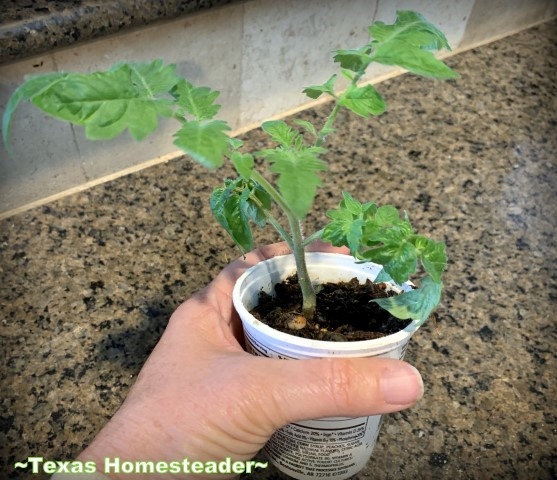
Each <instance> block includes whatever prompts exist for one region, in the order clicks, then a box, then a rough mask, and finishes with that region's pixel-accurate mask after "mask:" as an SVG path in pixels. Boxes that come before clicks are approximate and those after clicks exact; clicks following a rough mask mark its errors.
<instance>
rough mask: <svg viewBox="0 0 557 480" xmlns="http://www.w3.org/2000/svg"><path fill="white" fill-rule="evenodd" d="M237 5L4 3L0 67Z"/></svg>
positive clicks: (208, 1) (79, 0) (82, 0)
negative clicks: (181, 17) (126, 32)
mask: <svg viewBox="0 0 557 480" xmlns="http://www.w3.org/2000/svg"><path fill="white" fill-rule="evenodd" d="M233 1H237V0H170V1H164V2H160V1H157V2H149V1H146V0H119V1H115V0H104V1H95V0H69V1H47V0H0V12H1V13H0V63H5V62H9V61H12V60H16V59H20V58H23V57H28V56H30V55H36V54H38V53H42V52H45V51H47V50H51V49H53V48H57V47H65V46H68V45H72V44H74V43H76V42H79V41H83V40H91V39H94V38H99V37H102V36H105V35H109V34H112V33H118V32H121V31H123V30H127V29H130V28H134V27H140V26H143V25H147V24H150V23H153V22H157V21H160V20H168V19H172V18H176V17H178V16H179V15H183V14H186V13H192V12H195V11H198V10H203V9H207V8H212V7H216V6H219V5H225V4H227V3H232V2H233Z"/></svg>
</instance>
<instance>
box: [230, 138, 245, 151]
mask: <svg viewBox="0 0 557 480" xmlns="http://www.w3.org/2000/svg"><path fill="white" fill-rule="evenodd" d="M228 143H229V144H230V148H232V150H238V149H239V148H242V147H243V146H244V142H242V140H240V139H239V138H234V137H230V138H229V139H228Z"/></svg>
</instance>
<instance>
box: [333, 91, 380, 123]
mask: <svg viewBox="0 0 557 480" xmlns="http://www.w3.org/2000/svg"><path fill="white" fill-rule="evenodd" d="M338 103H339V104H340V105H343V106H344V107H346V108H348V109H350V110H352V111H353V112H354V113H356V114H358V115H361V116H362V117H366V118H367V117H369V116H370V115H381V114H382V113H383V112H384V111H385V109H386V108H387V105H386V104H385V101H384V100H383V97H381V95H379V92H378V91H377V90H375V88H373V87H372V86H371V85H365V86H363V87H357V86H356V85H350V86H349V87H348V88H347V89H346V91H345V92H343V94H342V95H341V96H340V97H339V99H338Z"/></svg>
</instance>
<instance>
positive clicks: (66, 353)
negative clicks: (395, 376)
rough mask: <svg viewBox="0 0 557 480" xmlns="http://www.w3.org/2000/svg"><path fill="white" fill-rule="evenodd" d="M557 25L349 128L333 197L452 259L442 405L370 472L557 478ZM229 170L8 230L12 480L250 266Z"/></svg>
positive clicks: (406, 429)
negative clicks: (229, 197)
mask: <svg viewBox="0 0 557 480" xmlns="http://www.w3.org/2000/svg"><path fill="white" fill-rule="evenodd" d="M556 27H557V23H556V22H555V21H553V22H550V23H547V24H544V25H541V26H538V27H535V28H532V29H530V30H528V31H524V32H521V33H519V34H516V35H514V36H512V37H509V38H506V39H503V40H500V41H497V42H495V43H491V44H489V45H485V46H483V47H481V48H478V49H474V50H470V51H468V52H465V53H462V54H460V55H457V56H455V57H453V58H451V59H449V63H450V64H451V65H452V66H453V67H454V68H455V69H456V70H457V71H459V72H460V74H461V78H460V79H458V80H456V81H448V82H439V81H433V80H426V79H419V78H415V77H412V76H403V77H399V78H396V79H393V80H390V81H388V82H385V83H383V84H381V85H379V89H380V91H381V92H382V93H383V94H384V96H385V98H386V99H388V102H389V108H390V109H389V112H388V113H387V114H385V115H384V116H382V117H380V118H378V119H371V120H364V119H361V118H355V117H354V116H350V115H342V116H341V118H340V119H339V122H338V124H337V126H338V137H337V138H338V140H340V142H339V143H336V145H337V146H334V147H333V146H330V151H329V153H328V155H327V158H328V160H329V161H330V162H331V163H330V165H331V170H332V171H333V172H334V174H335V175H334V177H335V178H334V179H332V180H331V177H328V180H327V181H326V186H327V187H328V188H329V189H330V190H331V191H332V193H333V195H332V196H331V195H329V194H327V193H325V190H321V193H320V194H319V198H318V204H319V206H320V207H322V208H323V209H325V208H329V207H332V206H333V205H334V204H335V202H336V200H337V199H338V194H339V192H340V190H341V189H346V190H348V191H350V192H351V193H352V194H353V195H355V196H356V197H357V198H362V199H366V200H371V199H381V200H383V201H386V202H392V203H394V204H395V205H397V206H400V207H404V208H405V209H406V210H408V211H409V212H410V215H411V217H412V219H413V221H414V222H415V224H416V225H417V228H418V229H419V230H420V231H423V232H425V233H429V234H431V235H433V236H434V237H436V238H439V239H443V240H444V241H445V242H446V243H447V247H448V252H449V255H450V268H449V271H448V274H447V278H446V293H445V295H444V300H443V304H442V306H441V308H439V310H438V313H437V316H436V321H431V322H429V323H428V324H426V325H425V326H424V327H423V328H422V329H421V330H420V331H419V332H418V333H417V334H416V335H415V336H414V339H413V340H412V343H411V345H410V348H409V351H408V353H407V360H409V361H410V362H412V363H413V364H414V365H416V366H417V367H418V368H419V370H420V371H421V372H422V375H423V378H424V381H425V387H426V392H425V397H424V398H423V399H422V400H421V401H420V402H419V404H418V405H416V406H415V407H414V408H412V409H410V410H408V411H405V412H402V413H397V414H394V415H389V416H387V417H386V419H385V421H384V424H383V428H382V431H381V434H380V436H379V442H378V445H377V447H376V449H375V452H374V454H373V457H372V459H371V460H370V462H369V463H368V465H367V466H366V468H365V470H364V471H363V472H362V473H361V474H359V475H358V476H357V478H359V479H365V478H374V479H387V478H391V479H392V478H396V479H450V480H456V479H486V478H498V479H508V478H514V479H537V480H540V479H554V478H556V476H557V466H556V463H555V458H557V457H556V455H557V439H556V429H557V424H556V416H557V407H556V403H555V400H556V399H557V384H556V382H555V374H556V354H555V351H554V350H553V347H554V346H555V343H554V342H555V340H556V338H557V336H556V333H557V332H556V327H555V312H556V311H557V308H556V299H557V289H556V285H557V248H556V242H557V228H556V226H555V219H556V218H557V201H556V191H557V158H556V157H557V135H555V127H556V125H557V100H556V98H557V87H556V84H555V71H556V67H557V65H556V63H557V60H556V59H557V47H556V45H557V28H556ZM327 108H328V107H327V106H326V105H325V106H322V107H319V108H318V109H315V110H308V111H306V112H304V113H303V116H304V117H305V118H310V117H317V118H323V116H324V115H325V114H326V112H327ZM245 141H246V143H247V144H249V145H252V146H255V148H261V146H262V145H263V144H264V143H263V142H264V140H263V137H262V136H261V133H260V132H259V131H254V132H251V133H249V134H247V135H245ZM219 173H220V175H221V176H224V175H226V174H227V173H228V171H226V170H223V171H220V172H219ZM217 177H219V175H208V174H207V172H206V171H205V170H204V169H203V168H201V167H199V166H197V165H194V164H193V163H192V162H191V161H190V160H188V159H184V158H182V159H178V160H176V161H172V162H169V163H167V164H164V165H158V166H156V167H152V168H149V169H147V170H144V171H141V172H138V173H135V174H133V175H129V176H127V177H123V178H120V179H117V180H114V181H112V182H110V183H106V184H104V185H100V186H97V187H95V188H92V189H90V190H88V191H85V192H83V193H79V194H76V195H73V196H69V197H66V198H64V199H61V200H58V201H56V202H54V203H51V204H49V205H47V206H44V207H40V208H36V209H34V210H30V211H28V212H26V213H23V214H20V215H18V216H15V217H12V218H9V219H7V220H4V221H2V222H1V223H0V255H1V256H0V262H1V263H0V268H1V270H0V272H1V282H0V289H1V290H0V291H1V294H0V302H1V304H0V308H1V318H2V330H1V332H2V334H1V337H2V348H1V352H2V371H1V381H2V387H1V390H2V399H1V402H2V410H1V412H0V445H1V446H2V447H1V448H2V455H1V457H2V466H1V469H2V470H1V472H2V473H1V475H0V476H1V477H2V478H7V479H20V478H40V477H39V476H36V475H31V474H25V473H23V472H14V470H13V464H14V462H16V461H18V460H21V459H25V458H26V457H28V456H42V457H44V458H49V459H59V460H63V459H66V460H67V459H71V458H73V457H74V456H75V455H77V453H78V452H79V451H80V450H81V449H82V448H83V447H84V445H86V444H87V443H88V442H89V441H90V440H91V438H92V437H93V436H94V435H95V433H96V432H97V431H98V430H99V429H100V428H101V426H102V425H103V424H104V423H105V422H106V421H107V419H108V418H110V416H111V415H112V414H113V413H114V411H115V410H116V409H117V408H118V406H119V405H120V403H121V402H122V399H123V398H124V397H125V395H126V392H127V391H128V389H129V388H130V386H131V385H132V383H133V382H134V379H135V377H136V375H137V373H138V371H139V369H140V368H141V365H142V364H143V362H144V361H145V359H146V357H147V356H148V354H149V352H150V351H151V349H152V348H153V346H154V345H155V343H156V342H157V339H158V338H159V337H160V335H161V332H162V331H163V329H164V328H165V325H166V323H167V320H168V318H169V316H170V314H171V312H172V311H173V310H174V309H175V308H176V307H177V306H178V305H179V303H180V302H182V301H183V300H184V299H186V298H187V297H188V296H189V295H191V294H192V293H193V292H194V291H196V290H197V289H198V288H200V286H201V285H203V284H206V283H207V282H209V280H210V279H211V278H212V277H213V276H214V275H216V274H217V272H218V271H219V270H220V269H221V268H222V267H224V266H225V265H226V264H227V263H228V262H229V261H230V260H231V259H232V258H235V257H236V256H237V255H238V254H237V252H236V251H235V249H234V248H233V247H232V245H231V242H230V241H229V240H228V239H227V238H226V237H225V235H224V234H223V232H222V231H221V230H220V228H219V227H217V226H216V223H215V222H214V221H213V219H212V218H211V215H210V213H209V211H208V206H207V203H208V202H207V200H208V197H209V194H210V191H211V190H212V188H213V187H215V186H216V185H217V184H218V183H219V181H220V179H219V178H217ZM185 179H187V181H185ZM372 179H375V180H372ZM322 221H323V216H322V215H321V214H315V215H311V216H310V218H309V220H308V223H309V225H310V226H309V227H308V230H310V229H311V226H316V225H319V224H321V222H322ZM260 238H261V240H262V241H272V240H273V239H274V237H273V235H272V234H271V233H265V234H263V235H261V237H260ZM263 476H266V477H267V478H281V476H280V474H277V473H276V472H274V471H273V470H269V471H266V472H265V474H264V475H263Z"/></svg>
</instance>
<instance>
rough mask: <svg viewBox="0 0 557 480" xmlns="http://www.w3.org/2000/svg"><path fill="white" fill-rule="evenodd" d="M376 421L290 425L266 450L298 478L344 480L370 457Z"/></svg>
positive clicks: (278, 463)
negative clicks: (333, 479)
mask: <svg viewBox="0 0 557 480" xmlns="http://www.w3.org/2000/svg"><path fill="white" fill-rule="evenodd" d="M379 422H380V417H379V416H378V417H362V418H326V419H319V420H311V421H307V422H299V423H291V424H289V425H286V426H285V427H283V428H281V429H280V430H278V431H277V432H276V433H275V434H274V435H273V436H272V437H271V440H270V441H269V442H268V443H267V445H266V446H265V451H266V452H267V454H268V455H270V456H271V457H272V458H273V460H274V462H276V464H277V465H280V466H281V467H282V468H283V469H284V470H285V471H286V473H289V472H290V473H291V474H297V475H296V476H297V477H299V476H308V477H311V478H316V477H322V478H335V479H337V478H347V477H349V476H351V475H353V474H354V473H355V472H357V471H358V470H359V469H360V468H361V461H362V460H363V461H366V460H367V459H368V458H369V454H370V451H371V448H372V447H373V444H374V443H375V438H376V436H377V432H378V431H379Z"/></svg>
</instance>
